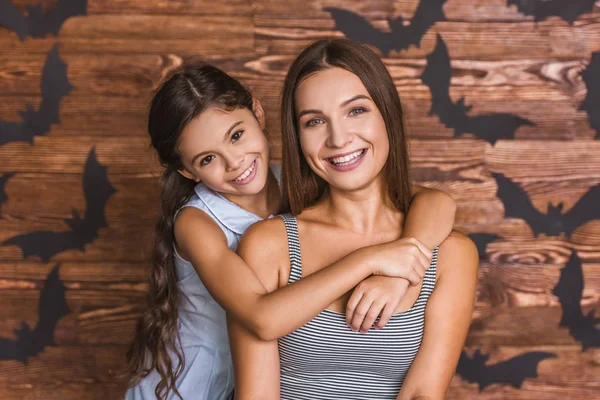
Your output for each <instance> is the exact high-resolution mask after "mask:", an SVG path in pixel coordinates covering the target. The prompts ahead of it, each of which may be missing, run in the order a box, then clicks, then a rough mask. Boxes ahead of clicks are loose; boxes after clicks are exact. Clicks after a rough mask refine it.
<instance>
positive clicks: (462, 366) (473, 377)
mask: <svg viewBox="0 0 600 400" xmlns="http://www.w3.org/2000/svg"><path fill="white" fill-rule="evenodd" d="M477 354H479V353H477ZM484 367H485V358H483V359H482V358H479V357H477V355H476V356H474V357H470V356H469V354H467V352H465V351H464V350H463V351H462V352H461V353H460V358H459V359H458V364H457V365H456V373H457V374H459V375H460V376H461V377H462V378H463V379H464V380H466V381H467V382H469V383H478V382H480V380H481V371H482V368H484Z"/></svg>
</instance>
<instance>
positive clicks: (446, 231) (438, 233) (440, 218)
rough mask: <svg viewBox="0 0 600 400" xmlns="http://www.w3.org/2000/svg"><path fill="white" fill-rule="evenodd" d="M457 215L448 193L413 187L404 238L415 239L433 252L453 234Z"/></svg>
mask: <svg viewBox="0 0 600 400" xmlns="http://www.w3.org/2000/svg"><path fill="white" fill-rule="evenodd" d="M455 215H456V202H455V201H454V199H453V198H452V196H450V195H449V194H448V193H446V192H443V191H441V190H435V189H429V188H426V187H422V186H416V185H413V197H412V201H411V203H410V208H409V210H408V214H407V215H406V220H405V221H404V229H403V230H402V237H414V238H416V239H418V240H419V241H420V242H421V243H423V244H424V245H425V246H427V247H428V248H429V249H432V250H433V249H435V248H436V247H438V246H439V245H440V244H442V242H443V241H444V240H446V238H447V237H448V235H450V232H452V227H453V226H454V217H455Z"/></svg>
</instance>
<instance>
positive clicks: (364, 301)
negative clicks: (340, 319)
mask: <svg viewBox="0 0 600 400" xmlns="http://www.w3.org/2000/svg"><path fill="white" fill-rule="evenodd" d="M372 304H373V300H371V299H369V298H367V297H366V296H363V297H362V298H361V300H360V303H359V304H358V305H357V306H356V308H355V309H354V315H353V316H352V321H351V322H350V327H351V328H352V330H353V331H355V332H356V331H358V330H360V328H361V326H362V325H363V321H364V320H365V317H366V316H367V312H369V309H370V308H371V305H372Z"/></svg>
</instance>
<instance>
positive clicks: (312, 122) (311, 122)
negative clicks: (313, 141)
mask: <svg viewBox="0 0 600 400" xmlns="http://www.w3.org/2000/svg"><path fill="white" fill-rule="evenodd" d="M323 122H324V121H323V120H322V119H321V118H313V119H311V120H308V121H307V122H306V124H305V126H307V127H311V126H317V125H321V124H322V123H323Z"/></svg>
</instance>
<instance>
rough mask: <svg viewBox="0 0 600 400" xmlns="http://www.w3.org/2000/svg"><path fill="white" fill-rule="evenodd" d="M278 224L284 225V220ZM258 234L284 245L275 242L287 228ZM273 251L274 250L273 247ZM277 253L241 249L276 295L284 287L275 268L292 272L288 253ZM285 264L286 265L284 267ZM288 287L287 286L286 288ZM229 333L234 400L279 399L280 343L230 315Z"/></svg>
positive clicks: (243, 247)
mask: <svg viewBox="0 0 600 400" xmlns="http://www.w3.org/2000/svg"><path fill="white" fill-rule="evenodd" d="M277 219H279V218H277ZM270 222H272V221H270ZM275 222H278V223H279V224H280V225H281V226H283V223H282V222H281V221H275ZM269 225H273V224H269ZM273 228H275V227H273ZM256 233H257V232H256V231H254V232H252V231H251V232H248V234H247V235H246V236H245V237H244V239H250V240H252V237H253V236H254V234H256ZM258 234H260V236H259V238H260V239H262V240H265V241H266V242H268V243H273V242H275V243H278V242H281V241H279V240H276V238H275V236H276V235H277V234H280V235H281V234H283V238H284V240H285V237H286V232H285V229H276V231H275V232H274V231H271V232H258ZM271 249H273V248H272V247H271ZM274 250H276V251H275V252H274V253H269V252H265V251H261V250H260V248H259V247H251V246H245V245H244V244H243V243H242V245H241V246H240V247H239V248H238V253H239V255H240V257H242V259H243V260H244V261H245V262H247V263H248V266H249V269H252V270H253V271H254V272H255V273H256V276H257V278H258V279H259V280H260V281H261V282H262V283H263V285H264V286H265V290H266V291H267V292H270V293H273V292H276V291H277V288H278V287H279V286H281V285H282V284H285V282H283V281H284V279H280V276H279V275H280V273H279V271H280V269H279V268H277V267H275V266H277V265H278V264H281V266H282V267H284V268H285V267H287V269H288V270H289V255H288V254H287V251H286V252H285V253H284V252H281V251H279V250H280V249H279V248H275V249H274ZM286 262H287V265H284V264H285V263H286ZM303 279H306V278H302V279H301V280H300V281H302V280H303ZM289 286H290V285H286V287H289ZM300 307H301V305H300ZM290 311H291V310H290ZM294 312H295V310H294V311H291V312H290V315H292V313H294ZM281 322H283V321H281ZM227 330H228V333H229V343H230V345H231V358H232V360H233V369H234V372H235V374H234V375H235V400H258V399H260V400H279V397H280V393H279V389H280V386H279V382H280V375H279V347H278V346H277V340H269V341H264V340H261V339H259V338H258V337H256V336H255V335H253V334H251V333H250V332H249V331H247V330H246V329H244V327H243V326H242V325H240V323H239V322H238V321H237V320H235V319H234V318H232V317H231V316H230V315H229V314H228V316H227Z"/></svg>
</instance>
